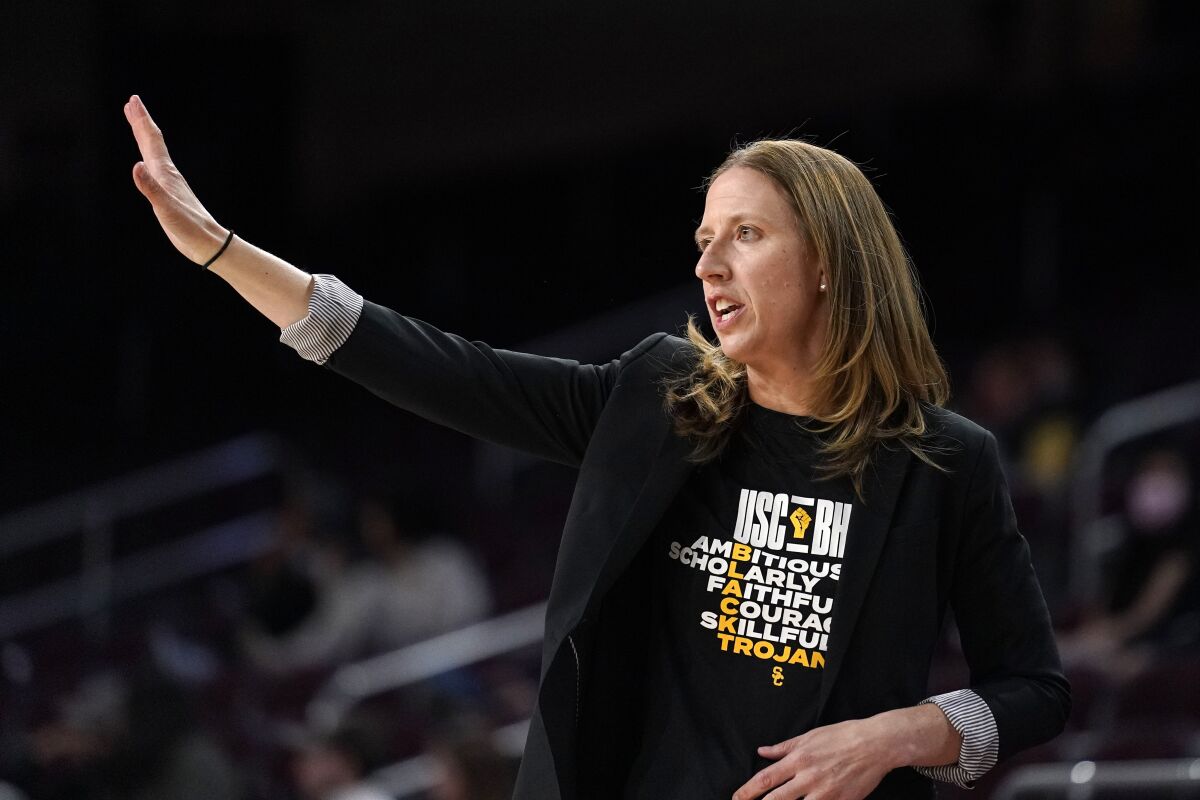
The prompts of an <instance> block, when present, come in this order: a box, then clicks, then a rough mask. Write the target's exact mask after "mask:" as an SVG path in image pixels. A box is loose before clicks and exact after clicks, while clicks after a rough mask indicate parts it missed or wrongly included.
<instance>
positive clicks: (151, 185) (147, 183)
mask: <svg viewBox="0 0 1200 800" xmlns="http://www.w3.org/2000/svg"><path fill="white" fill-rule="evenodd" d="M133 185H134V186H136V187H137V188H138V191H139V192H141V193H142V194H143V195H145V197H146V199H147V200H149V201H150V202H151V203H153V202H154V201H155V199H157V198H158V197H159V196H160V195H161V194H162V190H163V189H162V184H160V183H159V182H158V181H156V180H155V179H154V176H153V175H151V174H150V170H149V169H148V168H147V167H146V162H144V161H139V162H137V163H136V164H134V165H133Z"/></svg>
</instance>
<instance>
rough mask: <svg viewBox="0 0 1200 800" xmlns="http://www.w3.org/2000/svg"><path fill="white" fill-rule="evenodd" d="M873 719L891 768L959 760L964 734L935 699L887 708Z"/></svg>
mask: <svg viewBox="0 0 1200 800" xmlns="http://www.w3.org/2000/svg"><path fill="white" fill-rule="evenodd" d="M869 721H870V722H872V723H873V724H874V726H875V730H876V737H877V742H878V751H879V757H880V758H881V759H883V760H884V762H885V763H886V764H887V765H888V767H889V768H890V769H897V768H899V767H939V766H942V765H945V764H954V763H957V762H958V754H959V750H960V749H961V748H962V736H961V734H959V732H958V731H956V730H955V729H954V727H953V726H951V724H950V720H948V719H947V718H946V715H945V713H944V712H943V711H942V710H941V709H940V708H938V707H937V706H936V705H934V704H933V703H926V704H924V705H919V706H912V707H910V708H897V709H894V710H892V711H884V712H883V713H880V714H876V715H875V716H873V717H871V718H870V720H869Z"/></svg>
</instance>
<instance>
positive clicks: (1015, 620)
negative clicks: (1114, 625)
mask: <svg viewBox="0 0 1200 800" xmlns="http://www.w3.org/2000/svg"><path fill="white" fill-rule="evenodd" d="M984 433H985V437H984V441H983V443H982V446H981V447H980V449H979V455H978V458H977V461H976V464H975V467H974V470H973V473H972V476H971V479H970V481H969V484H968V488H967V494H966V497H965V501H964V506H963V518H962V522H961V527H960V533H961V539H960V550H959V554H958V557H957V559H956V566H955V570H954V577H953V579H952V585H951V603H952V606H953V609H954V615H955V618H956V620H957V623H958V629H959V635H960V637H961V639H962V646H963V653H964V655H965V656H966V659H967V664H968V666H969V667H970V671H971V689H973V690H974V691H975V693H976V694H978V695H979V696H980V697H981V698H982V699H983V701H984V702H985V703H987V706H988V708H989V709H990V710H991V712H992V715H993V716H994V718H995V721H996V726H997V729H998V732H999V748H998V757H999V759H1000V760H1004V759H1006V758H1008V757H1009V756H1011V755H1013V754H1014V753H1016V752H1018V751H1020V750H1023V749H1025V748H1028V747H1032V746H1033V745H1036V744H1040V743H1042V742H1045V741H1047V740H1049V739H1051V738H1053V737H1054V736H1056V735H1057V734H1058V733H1059V732H1061V731H1062V729H1063V727H1064V726H1065V725H1066V720H1067V715H1068V714H1069V713H1070V708H1071V695H1070V685H1069V684H1068V683H1067V680H1066V677H1065V676H1064V675H1063V670H1062V664H1061V662H1060V661H1059V656H1058V648H1057V646H1056V645H1055V641H1054V630H1053V628H1052V626H1051V623H1050V614H1049V612H1048V610H1047V609H1046V602H1045V599H1044V598H1043V596H1042V590H1041V587H1040V586H1039V585H1038V582H1037V577H1036V575H1035V574H1034V571H1033V564H1032V562H1031V561H1030V556H1029V546H1028V544H1027V543H1026V541H1025V538H1024V537H1023V536H1022V535H1021V533H1020V532H1019V531H1018V530H1017V521H1016V515H1015V513H1014V512H1013V507H1012V502H1011V500H1010V499H1009V493H1008V486H1007V483H1006V481H1005V479H1004V474H1003V471H1002V469H1001V466H1000V458H999V452H998V448H997V445H996V439H995V437H994V436H993V435H992V434H991V433H988V432H986V431H985V432H984Z"/></svg>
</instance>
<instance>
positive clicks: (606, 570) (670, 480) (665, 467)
mask: <svg viewBox="0 0 1200 800" xmlns="http://www.w3.org/2000/svg"><path fill="white" fill-rule="evenodd" d="M666 428H667V430H666V434H665V436H664V437H663V440H662V442H661V444H660V445H659V448H658V453H657V455H655V457H654V461H653V462H652V463H651V465H650V469H649V471H648V472H647V474H646V480H645V481H644V482H643V483H642V488H641V490H640V491H639V492H638V495H637V499H636V500H634V502H633V505H632V507H631V508H630V511H629V515H628V516H627V517H626V518H625V521H624V523H623V524H622V525H621V532H620V534H619V535H618V536H617V537H616V540H615V541H614V542H613V546H612V548H611V549H610V550H609V552H608V556H607V557H606V558H605V559H604V562H603V564H602V566H601V567H600V572H599V575H598V576H597V579H596V581H595V583H594V586H593V590H592V595H591V598H589V601H588V608H589V609H590V608H591V606H592V603H593V602H594V601H595V600H596V599H597V598H602V597H604V595H605V594H607V593H608V590H609V589H610V588H612V585H613V583H614V582H615V581H616V579H617V577H618V576H620V574H621V573H622V572H623V571H624V570H625V568H626V567H628V566H629V563H630V561H632V560H633V558H634V556H636V555H637V552H638V550H640V549H641V547H642V545H643V544H644V543H645V541H646V537H647V536H648V535H649V534H650V532H651V531H652V530H654V526H655V525H657V524H658V522H659V520H661V519H662V515H663V514H664V513H665V512H666V510H667V507H668V506H670V504H671V501H672V500H673V499H674V498H675V495H676V494H678V493H679V490H680V488H681V487H682V486H683V484H684V483H685V482H686V481H687V478H688V475H690V474H691V473H692V469H693V465H692V463H691V462H690V461H688V460H687V455H688V452H689V450H690V448H691V445H690V443H689V442H688V441H687V440H686V439H683V438H681V437H679V436H676V435H675V434H674V433H673V432H671V430H670V427H669V426H666Z"/></svg>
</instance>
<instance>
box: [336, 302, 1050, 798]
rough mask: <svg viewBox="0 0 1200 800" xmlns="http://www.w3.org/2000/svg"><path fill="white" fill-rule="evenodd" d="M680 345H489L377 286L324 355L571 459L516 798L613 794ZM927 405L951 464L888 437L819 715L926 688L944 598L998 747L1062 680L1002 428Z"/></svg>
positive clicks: (671, 465) (670, 440)
mask: <svg viewBox="0 0 1200 800" xmlns="http://www.w3.org/2000/svg"><path fill="white" fill-rule="evenodd" d="M688 358H689V348H688V345H687V344H686V343H685V342H683V341H682V340H681V339H678V338H676V337H673V336H668V335H667V334H661V333H660V334H656V335H654V336H651V337H649V338H647V339H646V340H644V341H643V342H641V343H640V344H639V345H638V346H637V347H635V348H633V349H632V350H630V351H629V352H627V353H625V354H624V355H622V356H621V357H620V358H619V359H616V360H614V361H611V362H609V363H607V364H601V365H588V364H579V363H576V362H574V361H567V360H562V359H554V358H546V357H541V356H534V355H528V354H523V353H514V352H507V351H503V350H495V349H492V348H490V347H488V346H487V345H485V344H482V343H479V342H467V341H466V340H464V339H461V338H459V337H456V336H453V335H450V334H446V333H443V332H441V331H439V330H437V329H436V328H434V327H432V326H430V325H428V324H426V323H423V322H420V321H418V320H414V319H410V318H407V317H403V316H401V315H399V314H396V313H395V312H393V311H390V310H388V309H386V308H383V307H381V306H378V305H375V304H373V303H370V302H367V303H366V304H365V306H364V308H363V313H362V317H361V318H360V319H359V321H358V324H357V326H356V327H355V329H354V332H353V333H352V334H351V336H350V338H349V339H348V340H347V341H346V342H345V344H343V345H342V347H341V348H339V349H338V350H337V351H336V352H335V353H334V354H333V356H332V357H331V358H330V359H329V361H328V362H327V366H328V367H330V368H331V369H333V370H334V371H335V372H337V373H339V374H342V375H345V376H347V377H349V378H351V379H353V380H355V381H357V382H358V383H361V384H362V385H363V386H365V387H366V388H368V389H369V390H371V391H372V392H374V393H375V394H377V395H379V396H380V397H382V398H384V399H386V400H388V401H389V402H391V403H394V404H395V405H398V406H400V407H402V408H405V409H408V410H409V411H412V412H414V413H416V414H419V415H421V416H423V417H425V418H427V419H429V420H432V421H434V422H437V423H440V424H443V425H447V426H449V427H451V428H454V429H456V430H459V431H462V432H464V433H467V434H469V435H471V436H475V437H478V438H481V439H486V440H488V441H492V442H496V443H499V444H503V445H508V446H511V447H515V448H518V449H520V450H523V451H526V452H529V453H532V454H534V455H538V456H542V457H545V458H547V459H550V460H553V461H557V462H561V463H563V464H569V465H571V466H575V467H578V468H579V479H578V482H577V484H576V487H575V494H574V498H573V500H572V502H571V507H570V511H569V512H568V515H567V521H566V524H565V527H564V530H563V537H562V541H561V544H560V547H559V552H558V562H557V565H556V567H555V572H554V581H553V585H552V588H551V590H550V598H549V607H548V610H547V613H546V636H545V641H544V645H543V656H542V671H541V686H540V689H539V694H538V704H537V708H536V711H535V713H534V715H533V718H532V720H531V723H530V729H529V737H528V740H527V743H526V747H525V754H524V758H523V760H522V764H521V770H520V774H519V777H518V780H517V790H516V795H515V797H516V798H519V799H520V800H580V799H581V798H591V797H595V798H616V797H619V796H620V787H621V784H622V781H623V779H624V776H625V774H626V772H627V770H628V768H629V765H630V763H631V759H632V748H633V747H634V746H635V745H636V742H635V741H634V739H635V738H636V736H635V734H636V732H637V731H638V730H639V728H638V726H639V725H640V722H639V719H640V717H639V716H638V714H639V707H638V705H639V704H638V698H639V680H640V676H641V671H640V668H641V663H642V662H641V654H642V653H643V652H644V648H643V647H641V646H640V643H639V642H638V641H637V640H636V638H631V627H635V626H630V625H628V624H627V622H625V620H628V619H629V616H628V614H629V613H631V612H632V610H633V608H634V604H635V603H636V602H637V600H638V598H639V596H640V595H639V594H638V593H636V592H634V591H631V589H632V587H638V586H639V585H640V581H639V580H638V576H639V574H640V571H641V570H643V569H644V568H645V561H644V559H642V558H641V557H640V553H641V551H642V550H643V548H642V545H643V543H644V542H645V540H646V538H647V536H648V534H649V533H650V531H651V530H653V528H654V527H655V524H656V523H657V522H658V520H659V519H660V517H661V516H662V514H663V513H664V512H665V511H666V509H667V507H668V506H669V504H670V502H671V500H672V498H673V497H674V496H675V494H676V493H677V492H678V490H679V489H680V487H681V486H682V485H683V483H684V481H685V480H686V479H687V477H688V475H689V473H690V470H691V466H690V465H689V463H688V462H687V461H686V458H685V457H686V455H687V453H688V451H689V445H688V442H687V441H685V440H683V439H681V438H679V437H678V436H676V435H675V434H674V433H673V432H672V430H671V424H670V422H671V421H670V419H669V417H668V416H667V414H666V413H665V411H664V409H663V403H662V396H661V381H662V378H663V376H664V375H665V374H667V372H668V371H670V370H680V369H684V368H686V366H687V360H688ZM927 412H928V421H929V427H930V433H929V435H928V440H927V443H928V444H930V445H931V446H932V447H934V448H936V449H937V452H938V456H937V458H938V460H939V462H940V463H941V464H942V465H944V466H945V467H946V468H947V469H948V472H941V471H939V470H936V469H933V468H932V467H930V466H929V465H927V464H925V463H924V462H922V461H921V460H919V459H916V458H914V457H913V456H911V455H910V453H909V451H908V450H907V449H906V448H903V447H899V446H896V447H894V448H880V449H879V450H878V452H877V454H876V457H875V458H874V465H873V469H869V470H868V474H867V480H866V485H865V489H866V492H865V494H866V497H865V501H866V505H865V508H864V516H865V518H866V521H865V522H864V523H860V524H859V526H858V527H856V528H855V533H854V536H853V538H851V539H849V540H848V541H847V543H846V551H845V558H844V562H843V564H844V566H843V571H842V580H841V584H840V587H839V589H838V603H837V606H836V608H835V611H834V616H833V619H832V621H831V633H830V642H829V655H828V660H827V664H828V666H827V667H826V668H825V670H824V672H823V675H822V683H821V690H820V694H819V699H818V703H819V708H818V714H817V719H818V720H819V723H820V724H828V723H832V722H836V721H839V720H846V719H857V718H862V717H867V716H870V715H872V714H876V713H878V712H881V711H885V710H888V709H893V708H900V707H905V706H911V705H914V704H916V703H918V702H919V701H920V700H921V699H922V698H924V697H925V696H926V684H927V681H928V672H929V665H930V660H931V657H932V655H933V651H934V647H935V645H936V643H937V641H938V638H939V632H940V629H941V626H942V622H943V619H944V617H945V613H946V611H947V608H952V609H953V611H954V615H955V618H956V620H957V623H958V627H959V631H960V633H961V639H962V645H963V650H964V652H965V654H966V657H967V660H968V662H969V666H970V670H971V688H972V689H973V690H974V691H975V692H976V693H978V694H979V695H980V696H981V697H982V698H983V700H984V701H985V702H986V703H987V705H988V707H989V708H990V709H991V711H992V714H993V715H994V717H995V719H996V723H997V727H998V730H999V735H1000V758H1001V759H1003V758H1005V757H1007V756H1010V755H1012V754H1013V753H1014V752H1016V751H1018V750H1021V749H1023V748H1026V747H1030V746H1031V745H1034V744H1037V743H1040V742H1043V741H1045V740H1047V739H1050V738H1051V737H1053V736H1054V735H1056V734H1057V733H1058V732H1059V731H1060V730H1062V728H1063V726H1064V724H1065V721H1066V718H1067V713H1068V710H1069V706H1070V696H1069V688H1068V685H1067V682H1066V680H1065V678H1064V677H1063V674H1062V668H1061V666H1060V664H1059V659H1058V653H1057V650H1056V648H1055V643H1054V638H1053V632H1052V630H1051V626H1050V619H1049V615H1048V613H1047V611H1046V605H1045V602H1044V600H1043V598H1042V593H1041V589H1040V588H1039V586H1038V583H1037V580H1036V578H1035V576H1034V572H1033V568H1032V566H1031V564H1030V560H1029V550H1028V547H1027V545H1026V543H1025V540H1024V538H1023V537H1022V536H1021V535H1020V533H1019V532H1018V531H1017V525H1016V520H1015V517H1014V515H1013V510H1012V505H1011V503H1010V502H1009V498H1008V491H1007V487H1006V485H1005V481H1004V476H1003V474H1002V473H1001V469H1000V463H999V459H998V457H997V450H996V441H995V439H994V438H993V437H992V435H991V434H990V433H988V432H987V431H985V430H984V429H982V428H980V427H979V426H977V425H975V424H974V423H972V422H970V421H968V420H967V419H965V418H963V417H961V416H958V415H956V414H953V413H951V412H949V411H945V410H943V409H940V408H933V407H930V408H928V409H927ZM857 513H858V512H856V516H857ZM800 732H801V731H797V733H800ZM686 746H687V743H686V742H681V743H680V747H686ZM749 777H750V776H747V778H749ZM932 796H933V784H932V781H930V780H928V779H927V778H925V777H923V776H921V775H919V774H918V773H917V772H915V771H914V770H911V769H902V770H895V771H893V772H892V773H890V774H889V775H888V776H887V778H885V780H884V782H883V783H882V784H881V785H880V787H879V789H877V790H876V792H875V793H874V794H873V795H872V797H904V798H912V797H932Z"/></svg>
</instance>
